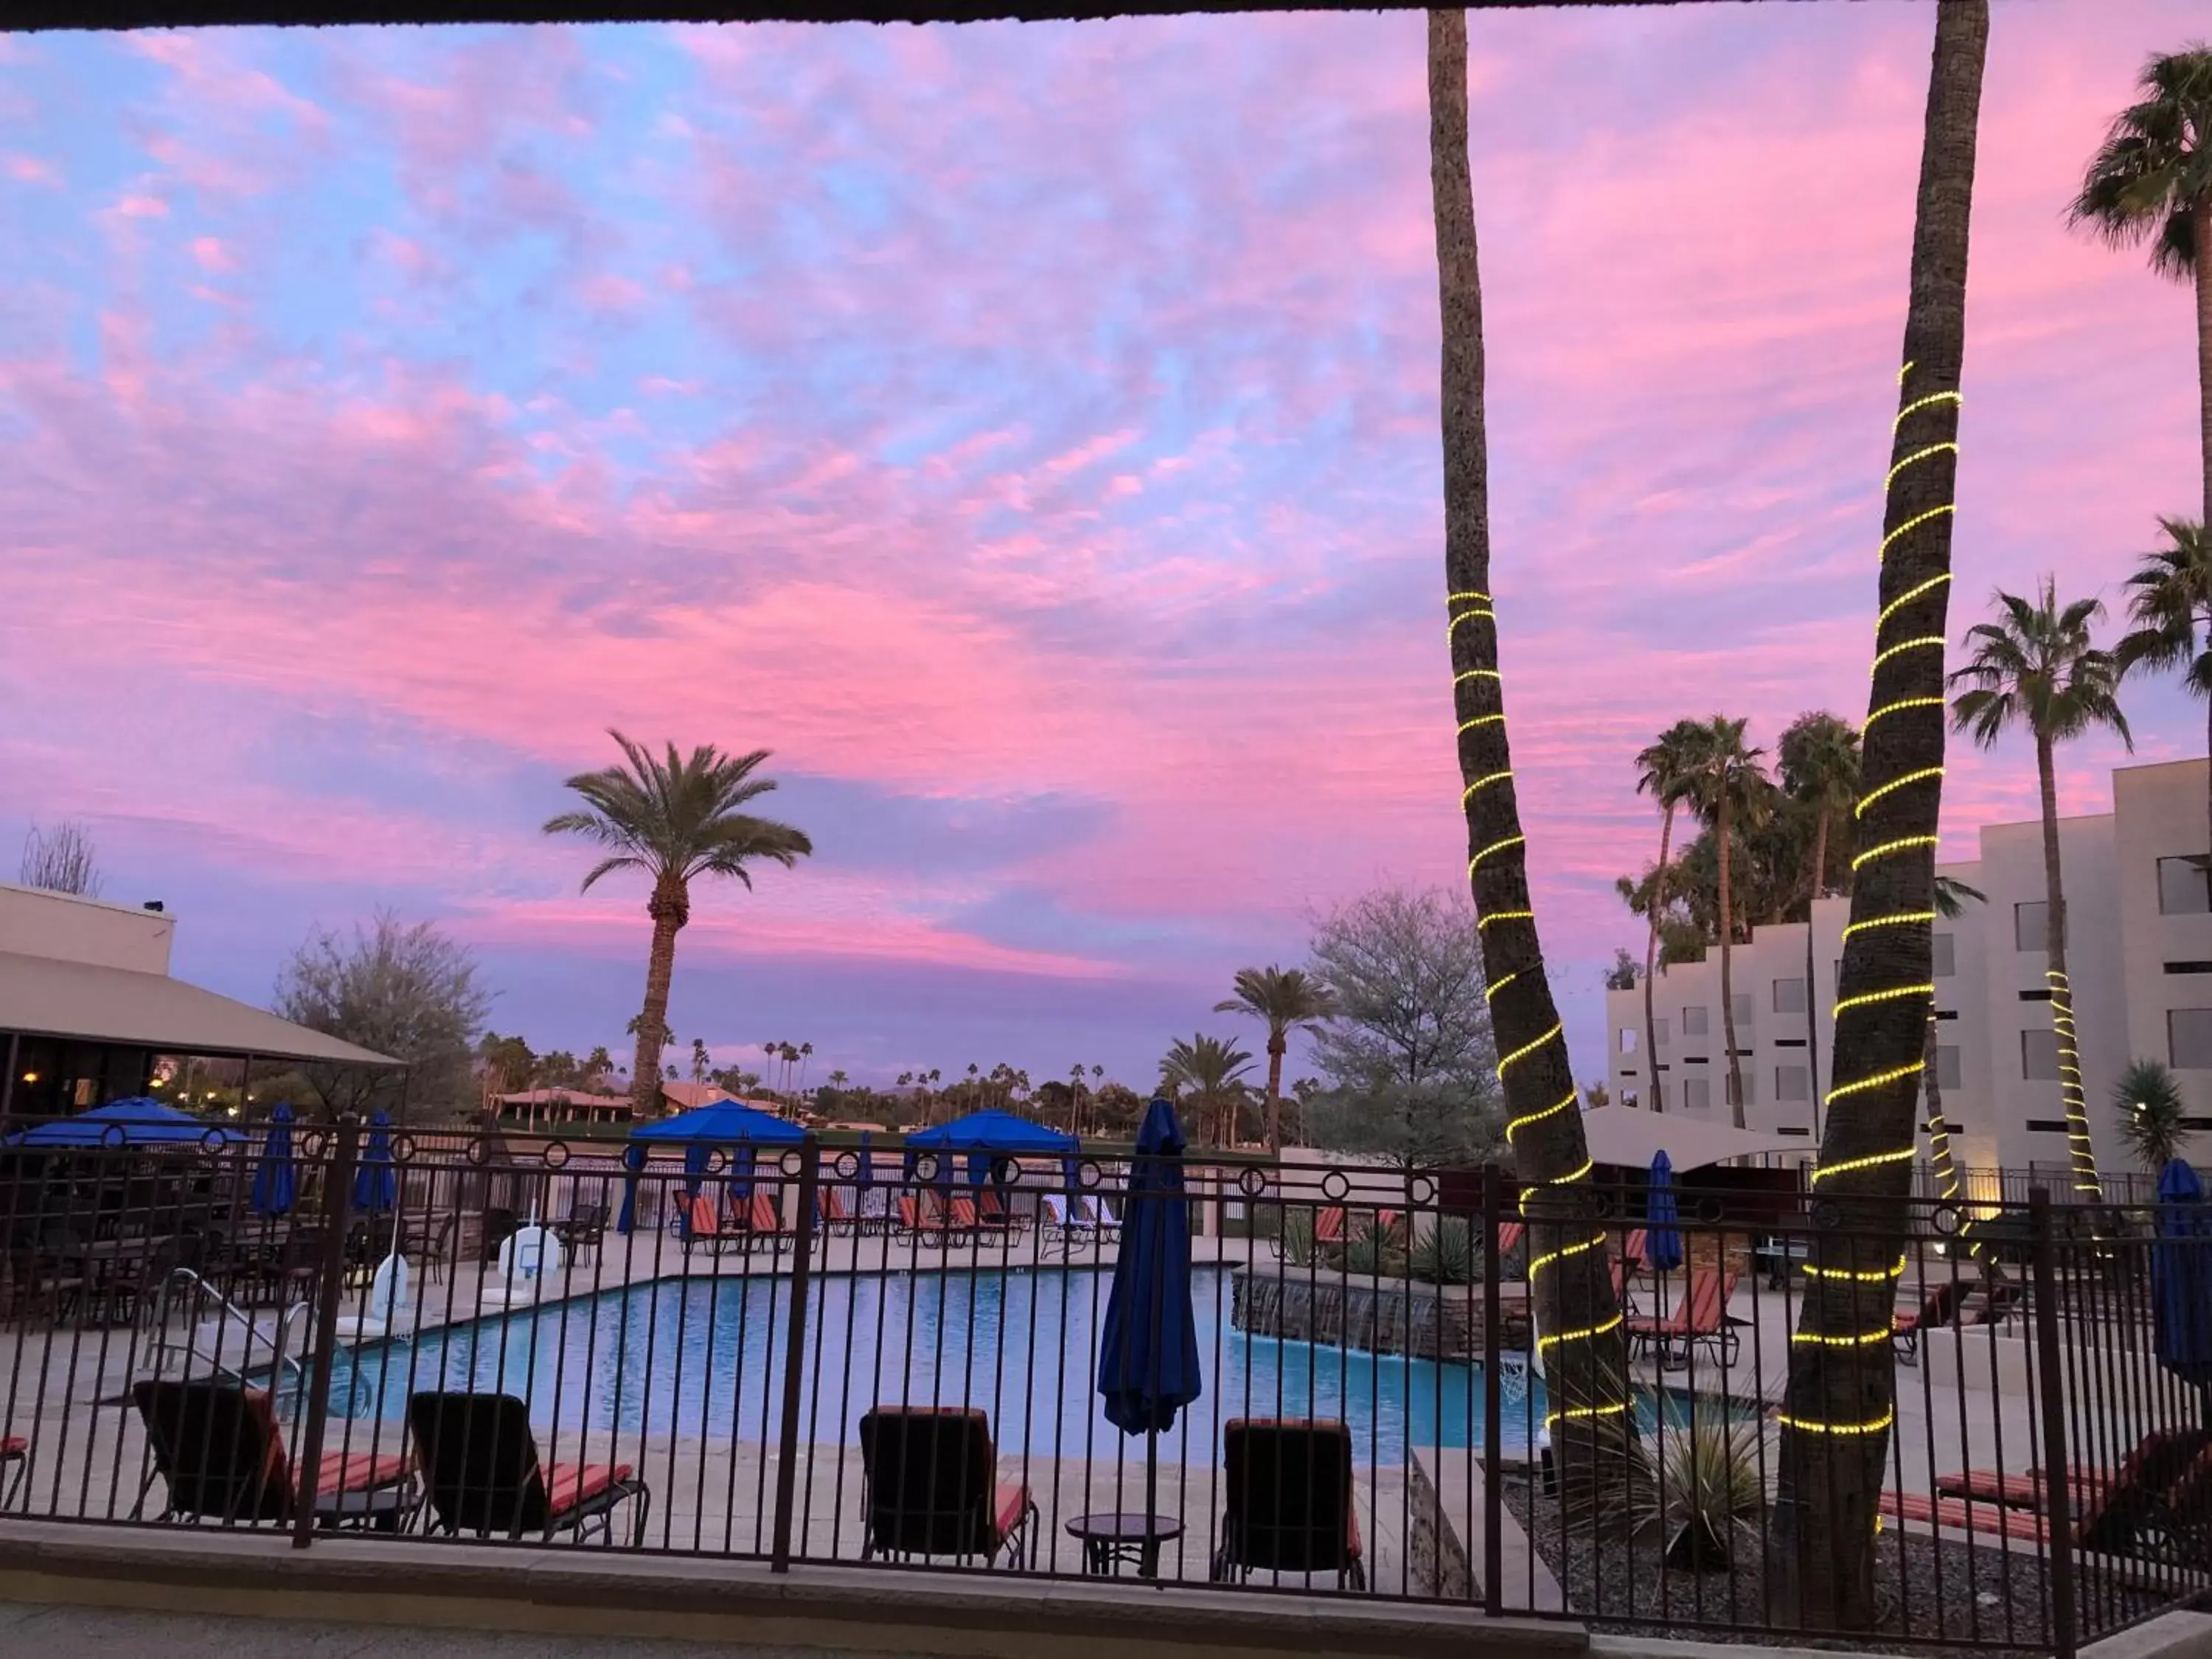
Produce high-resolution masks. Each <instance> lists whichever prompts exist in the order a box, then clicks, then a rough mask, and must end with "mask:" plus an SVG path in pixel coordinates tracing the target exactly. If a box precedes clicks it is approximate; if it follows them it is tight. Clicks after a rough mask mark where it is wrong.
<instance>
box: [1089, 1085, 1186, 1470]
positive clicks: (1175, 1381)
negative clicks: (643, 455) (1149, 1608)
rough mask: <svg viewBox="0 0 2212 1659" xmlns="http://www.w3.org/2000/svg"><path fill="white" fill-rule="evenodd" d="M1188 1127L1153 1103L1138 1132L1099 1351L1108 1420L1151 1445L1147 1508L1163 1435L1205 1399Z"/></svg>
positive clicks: (1167, 1108) (1147, 1464) (1170, 1110)
mask: <svg viewBox="0 0 2212 1659" xmlns="http://www.w3.org/2000/svg"><path fill="white" fill-rule="evenodd" d="M1182 1152H1183V1137H1182V1125H1181V1124H1179V1123H1177V1122H1176V1115H1175V1108H1174V1107H1173V1106H1171V1105H1170V1104H1169V1103H1167V1102H1166V1101H1164V1100H1155V1101H1154V1102H1153V1103H1152V1104H1151V1105H1150V1106H1149V1107H1147V1108H1146V1110H1145V1121H1144V1123H1143V1125H1142V1126H1141V1127H1139V1129H1138V1131H1137V1150H1136V1157H1135V1159H1134V1161H1133V1164H1132V1165H1131V1168H1130V1171H1129V1192H1128V1200H1127V1204H1126V1205H1125V1206H1124V1208H1123V1212H1122V1217H1121V1251H1120V1254H1119V1255H1118V1256H1117V1257H1116V1258H1115V1262H1114V1286H1113V1289H1112V1291H1110V1292H1109V1294H1108V1296H1107V1299H1106V1322H1105V1326H1104V1328H1103V1330H1102V1332H1101V1333H1100V1337H1099V1344H1098V1392H1099V1393H1100V1395H1103V1396H1104V1399H1105V1402H1106V1407H1105V1408H1106V1420H1107V1421H1108V1422H1109V1423H1111V1424H1112V1425H1114V1426H1115V1428H1117V1429H1119V1430H1121V1432H1122V1433H1124V1434H1141V1435H1143V1436H1145V1437H1146V1443H1145V1508H1146V1513H1147V1514H1150V1513H1151V1512H1152V1510H1153V1509H1154V1508H1155V1507H1156V1505H1155V1502H1154V1499H1155V1494H1156V1492H1157V1490H1158V1484H1159V1455H1160V1450H1159V1436H1160V1431H1161V1430H1163V1429H1168V1428H1172V1427H1174V1426H1175V1420H1176V1413H1177V1412H1179V1411H1181V1410H1182V1408H1183V1407H1185V1406H1188V1405H1189V1404H1190V1403H1191V1402H1192V1401H1194V1400H1196V1399H1197V1398H1198V1397H1199V1395H1200V1393H1202V1392H1203V1385H1202V1384H1201V1383H1200V1378H1199V1370H1198V1323H1197V1320H1196V1319H1195V1317H1194V1314H1193V1310H1192V1308H1191V1299H1190V1206H1189V1205H1188V1203H1187V1202H1186V1201H1185V1200H1184V1198H1183V1184H1182Z"/></svg>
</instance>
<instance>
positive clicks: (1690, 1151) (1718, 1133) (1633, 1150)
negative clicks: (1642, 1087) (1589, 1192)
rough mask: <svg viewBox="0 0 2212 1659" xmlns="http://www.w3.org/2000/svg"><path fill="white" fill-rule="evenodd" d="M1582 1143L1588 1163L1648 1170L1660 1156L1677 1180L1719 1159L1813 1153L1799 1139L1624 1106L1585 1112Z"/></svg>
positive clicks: (1808, 1144) (1810, 1146)
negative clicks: (1762, 1153)
mask: <svg viewBox="0 0 2212 1659" xmlns="http://www.w3.org/2000/svg"><path fill="white" fill-rule="evenodd" d="M1583 1139H1584V1140H1585V1141H1587V1142H1588V1143H1589V1155H1590V1157H1591V1158H1592V1159H1593V1160H1595V1162H1597V1163H1600V1164H1620V1165H1622V1166H1624V1167H1626V1166H1631V1165H1632V1166H1634V1167H1636V1168H1638V1169H1649V1168H1650V1165H1651V1160H1652V1158H1653V1157H1654V1156H1656V1154H1657V1153H1659V1152H1662V1151H1663V1152H1665V1153H1666V1154H1667V1159H1668V1163H1670V1164H1673V1165H1674V1172H1675V1173H1676V1174H1677V1175H1680V1173H1681V1172H1682V1171H1683V1170H1698V1169H1703V1168H1704V1167H1705V1165H1706V1164H1718V1163H1719V1162H1720V1161H1721V1160H1722V1159H1723V1158H1754V1157H1757V1156H1758V1155H1759V1153H1761V1152H1811V1151H1812V1150H1813V1143H1812V1141H1811V1140H1810V1139H1807V1138H1806V1137H1805V1136H1803V1135H1784V1134H1777V1133H1775V1132H1774V1131H1773V1130H1771V1129H1739V1128H1737V1127H1735V1125H1733V1124H1729V1123H1714V1122H1711V1121H1708V1120H1706V1119H1705V1118H1700V1117H1692V1116H1690V1115H1687V1114H1686V1113H1682V1112H1644V1111H1638V1110H1634V1109H1631V1108H1629V1107H1626V1106H1601V1107H1599V1108H1598V1109H1597V1110H1595V1111H1594V1112H1588V1111H1586V1112H1584V1113H1583Z"/></svg>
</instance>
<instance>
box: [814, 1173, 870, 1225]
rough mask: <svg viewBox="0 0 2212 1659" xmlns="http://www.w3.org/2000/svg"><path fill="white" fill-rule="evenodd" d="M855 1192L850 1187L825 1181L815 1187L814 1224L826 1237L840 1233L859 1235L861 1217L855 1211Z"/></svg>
mask: <svg viewBox="0 0 2212 1659" xmlns="http://www.w3.org/2000/svg"><path fill="white" fill-rule="evenodd" d="M853 1197H854V1194H853V1193H852V1192H851V1190H850V1189H849V1188H844V1187H838V1186H833V1185H831V1184H829V1182H823V1184H822V1185H821V1186H818V1187H817V1188H815V1189H814V1226H815V1231H817V1232H819V1233H820V1234H821V1235H822V1237H824V1238H834V1237H836V1236H837V1235H838V1234H840V1233H848V1234H854V1235H857V1234H858V1233H859V1231H860V1218H859V1217H858V1216H856V1215H855V1214H854V1208H853Z"/></svg>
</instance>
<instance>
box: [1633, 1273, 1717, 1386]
mask: <svg viewBox="0 0 2212 1659" xmlns="http://www.w3.org/2000/svg"><path fill="white" fill-rule="evenodd" d="M1736 1278H1737V1276H1736V1275H1735V1273H1725V1274H1724V1273H1722V1272H1721V1271H1720V1270H1719V1269H1718V1268H1716V1267H1699V1268H1697V1269H1695V1270H1694V1271H1693V1272H1692V1273H1691V1274H1690V1289H1689V1293H1688V1294H1687V1295H1686V1296H1684V1297H1682V1299H1681V1300H1680V1302H1678V1303H1677V1304H1675V1306H1674V1312H1673V1313H1671V1314H1668V1315H1666V1316H1659V1315H1656V1314H1639V1315H1638V1316H1636V1317H1635V1318H1633V1319H1631V1320H1630V1321H1629V1322H1628V1325H1627V1331H1628V1342H1629V1346H1630V1347H1631V1349H1634V1348H1636V1347H1638V1346H1641V1347H1643V1348H1644V1349H1646V1350H1650V1349H1652V1348H1656V1349H1657V1350H1658V1354H1659V1364H1660V1366H1661V1368H1662V1370H1663V1369H1665V1368H1666V1367H1667V1366H1668V1363H1669V1359H1670V1357H1671V1356H1672V1355H1674V1354H1675V1353H1677V1352H1679V1353H1680V1355H1681V1363H1682V1364H1689V1363H1690V1354H1691V1351H1692V1349H1694V1348H1696V1347H1697V1346H1699V1345H1700V1344H1704V1345H1707V1346H1712V1347H1714V1348H1716V1349H1717V1351H1718V1354H1719V1358H1720V1362H1721V1364H1722V1365H1723V1368H1725V1367H1727V1366H1729V1365H1733V1364H1735V1361H1736V1353H1737V1351H1738V1349H1739V1348H1740V1347H1741V1339H1740V1338H1739V1337H1738V1336H1737V1334H1736V1323H1737V1322H1736V1321H1735V1319H1734V1318H1733V1317H1731V1316H1730V1315H1729V1311H1728V1304H1729V1298H1730V1297H1734V1296H1735V1286H1736Z"/></svg>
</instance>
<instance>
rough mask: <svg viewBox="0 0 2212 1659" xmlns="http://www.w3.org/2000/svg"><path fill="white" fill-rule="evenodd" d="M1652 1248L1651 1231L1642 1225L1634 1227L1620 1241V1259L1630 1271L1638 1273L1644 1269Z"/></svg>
mask: <svg viewBox="0 0 2212 1659" xmlns="http://www.w3.org/2000/svg"><path fill="white" fill-rule="evenodd" d="M1650 1250H1651V1237H1650V1232H1649V1231H1648V1230H1646V1229H1644V1228H1642V1227H1636V1228H1632V1229H1631V1230H1630V1231H1629V1233H1628V1235H1627V1237H1625V1238H1623V1239H1622V1240H1621V1241H1620V1255H1619V1260H1620V1261H1623V1262H1626V1264H1627V1267H1628V1271H1629V1272H1630V1273H1638V1272H1640V1271H1642V1269H1643V1267H1644V1257H1645V1256H1646V1255H1650Z"/></svg>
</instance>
